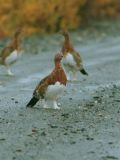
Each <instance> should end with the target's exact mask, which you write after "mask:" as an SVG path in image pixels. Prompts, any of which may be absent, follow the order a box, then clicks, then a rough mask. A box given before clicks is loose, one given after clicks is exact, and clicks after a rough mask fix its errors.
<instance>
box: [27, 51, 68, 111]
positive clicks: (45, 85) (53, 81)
mask: <svg viewBox="0 0 120 160" xmlns="http://www.w3.org/2000/svg"><path fill="white" fill-rule="evenodd" d="M62 57H63V55H62V54H61V53H58V54H57V55H56V56H55V58H54V63H55V68H54V70H53V71H52V73H51V74H49V75H48V76H46V77H45V78H43V79H42V80H41V81H40V83H39V84H38V85H37V87H36V89H35V90H34V92H33V97H32V99H31V100H30V102H29V103H28V104H27V106H26V107H33V106H34V105H35V104H36V103H37V102H38V101H39V100H40V99H41V100H44V106H43V107H44V108H47V104H46V100H50V101H52V102H53V107H54V109H60V107H58V105H57V99H58V97H59V96H60V95H61V94H62V93H63V92H64V91H65V89H66V84H67V77H66V75H65V72H64V70H63V68H62V66H61V60H62Z"/></svg>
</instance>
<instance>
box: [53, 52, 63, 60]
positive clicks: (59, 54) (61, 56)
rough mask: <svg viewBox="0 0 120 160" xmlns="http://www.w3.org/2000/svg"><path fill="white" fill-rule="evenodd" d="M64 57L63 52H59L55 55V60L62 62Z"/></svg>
mask: <svg viewBox="0 0 120 160" xmlns="http://www.w3.org/2000/svg"><path fill="white" fill-rule="evenodd" d="M62 58H63V55H62V53H58V54H56V55H55V58H54V61H55V62H60V61H61V60H62Z"/></svg>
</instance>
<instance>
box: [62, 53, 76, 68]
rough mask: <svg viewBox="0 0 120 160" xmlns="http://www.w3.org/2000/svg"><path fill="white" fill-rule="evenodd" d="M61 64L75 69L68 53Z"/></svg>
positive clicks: (74, 64) (72, 59)
mask: <svg viewBox="0 0 120 160" xmlns="http://www.w3.org/2000/svg"><path fill="white" fill-rule="evenodd" d="M63 63H64V65H68V66H70V67H76V63H75V60H74V58H73V56H72V55H71V54H70V53H68V54H67V56H66V57H65V58H64V60H63Z"/></svg>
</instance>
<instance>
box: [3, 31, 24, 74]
mask: <svg viewBox="0 0 120 160" xmlns="http://www.w3.org/2000/svg"><path fill="white" fill-rule="evenodd" d="M21 32H22V29H21V28H18V29H17V30H16V32H15V33H14V36H13V38H12V41H11V42H10V43H9V44H8V46H6V47H5V48H4V49H3V50H2V51H1V54H0V64H1V65H4V66H5V67H6V68H7V72H8V75H14V74H13V73H12V72H11V70H10V66H11V65H12V64H14V63H15V62H16V61H17V59H18V57H19V55H20V53H21V48H20V34H21Z"/></svg>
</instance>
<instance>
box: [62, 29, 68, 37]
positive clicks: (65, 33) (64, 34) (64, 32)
mask: <svg viewBox="0 0 120 160" xmlns="http://www.w3.org/2000/svg"><path fill="white" fill-rule="evenodd" d="M62 35H63V36H64V37H69V33H68V31H67V30H65V29H64V30H62Z"/></svg>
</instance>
